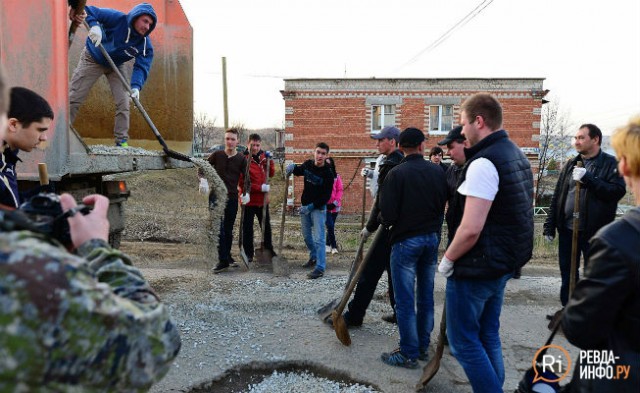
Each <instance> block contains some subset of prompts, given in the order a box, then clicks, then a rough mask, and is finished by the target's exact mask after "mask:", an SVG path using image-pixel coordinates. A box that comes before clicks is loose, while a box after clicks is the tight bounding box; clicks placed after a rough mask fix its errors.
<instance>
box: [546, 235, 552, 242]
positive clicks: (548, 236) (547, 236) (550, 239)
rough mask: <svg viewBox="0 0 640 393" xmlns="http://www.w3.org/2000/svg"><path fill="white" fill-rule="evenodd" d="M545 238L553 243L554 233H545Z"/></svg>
mask: <svg viewBox="0 0 640 393" xmlns="http://www.w3.org/2000/svg"><path fill="white" fill-rule="evenodd" d="M544 240H546V241H548V242H549V243H551V242H552V241H553V235H544Z"/></svg>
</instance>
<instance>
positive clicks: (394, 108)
mask: <svg viewBox="0 0 640 393" xmlns="http://www.w3.org/2000/svg"><path fill="white" fill-rule="evenodd" d="M376 107H379V108H382V113H381V114H380V128H378V129H374V128H373V127H374V124H375V121H374V119H375V116H376V110H375V108H376ZM386 107H390V108H391V112H390V113H387V111H386ZM386 116H393V123H392V124H386V123H387V122H386V121H385V117H386ZM396 116H397V105H396V104H371V119H370V120H371V129H370V132H371V135H376V134H379V133H380V131H382V129H383V128H384V127H386V126H395V125H396V124H395V123H396Z"/></svg>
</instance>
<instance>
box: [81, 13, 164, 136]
mask: <svg viewBox="0 0 640 393" xmlns="http://www.w3.org/2000/svg"><path fill="white" fill-rule="evenodd" d="M85 11H86V13H87V17H86V21H87V23H88V24H89V26H90V27H91V28H90V30H89V36H88V37H87V44H86V46H85V48H84V49H83V50H82V53H81V54H80V60H79V61H78V66H77V67H76V69H75V71H74V72H73V77H72V78H71V83H70V87H69V101H70V108H69V109H70V122H71V123H73V121H74V120H75V118H76V115H77V114H78V110H79V109H80V105H82V103H83V102H84V100H85V99H86V98H87V95H88V94H89V91H90V90H91V87H92V86H93V84H94V83H95V82H96V81H97V80H98V78H100V76H101V75H105V76H106V77H107V80H108V81H109V86H110V87H111V93H112V94H113V98H114V101H115V103H116V118H115V125H114V130H113V133H114V135H115V139H116V146H123V147H127V146H128V143H127V141H128V140H129V103H130V99H129V93H128V91H127V89H126V88H125V86H123V85H122V82H121V81H120V80H119V79H118V76H117V75H116V74H115V73H114V72H113V70H112V69H111V67H110V66H109V63H108V61H107V60H106V59H105V58H104V56H103V55H102V53H101V52H100V48H99V46H100V44H102V46H104V48H105V49H106V51H107V53H109V56H111V58H112V59H113V62H114V63H115V64H116V66H118V69H119V70H120V72H122V73H123V75H127V74H128V72H126V68H125V66H124V63H125V62H127V61H130V60H133V61H134V63H133V73H132V75H131V90H132V91H133V93H132V94H131V97H135V98H140V90H141V89H142V86H143V85H144V82H145V81H146V80H147V76H148V75H149V70H150V68H151V63H152V61H153V46H152V45H151V40H150V39H149V37H148V36H149V34H151V32H152V31H153V29H154V28H155V27H156V24H157V22H158V18H157V17H156V13H155V11H154V10H153V7H152V6H151V4H148V3H141V4H138V5H137V6H135V7H133V9H132V10H131V12H129V13H128V14H124V13H122V12H120V11H117V10H113V9H110V8H98V7H92V6H87V7H85Z"/></svg>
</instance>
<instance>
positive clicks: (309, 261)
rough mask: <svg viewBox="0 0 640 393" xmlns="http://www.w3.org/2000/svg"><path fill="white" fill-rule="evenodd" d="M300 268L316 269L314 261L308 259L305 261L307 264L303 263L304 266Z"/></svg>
mask: <svg viewBox="0 0 640 393" xmlns="http://www.w3.org/2000/svg"><path fill="white" fill-rule="evenodd" d="M302 267H305V268H309V267H316V260H315V259H309V260H308V261H307V263H305V264H304V265H302Z"/></svg>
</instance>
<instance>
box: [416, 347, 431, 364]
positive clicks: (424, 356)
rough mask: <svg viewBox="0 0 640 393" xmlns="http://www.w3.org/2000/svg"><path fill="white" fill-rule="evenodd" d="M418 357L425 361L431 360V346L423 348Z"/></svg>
mask: <svg viewBox="0 0 640 393" xmlns="http://www.w3.org/2000/svg"><path fill="white" fill-rule="evenodd" d="M418 359H419V360H422V361H423V362H428V361H429V348H425V349H421V350H420V355H418Z"/></svg>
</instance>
